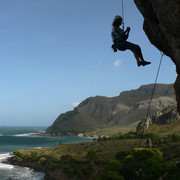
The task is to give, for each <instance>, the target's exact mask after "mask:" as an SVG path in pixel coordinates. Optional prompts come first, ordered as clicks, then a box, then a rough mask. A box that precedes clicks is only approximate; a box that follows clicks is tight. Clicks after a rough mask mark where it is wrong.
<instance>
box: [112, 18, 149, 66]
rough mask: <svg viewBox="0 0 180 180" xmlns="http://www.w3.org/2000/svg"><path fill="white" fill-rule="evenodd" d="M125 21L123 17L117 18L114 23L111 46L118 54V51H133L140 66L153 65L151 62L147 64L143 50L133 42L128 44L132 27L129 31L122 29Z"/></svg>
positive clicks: (128, 28)
mask: <svg viewBox="0 0 180 180" xmlns="http://www.w3.org/2000/svg"><path fill="white" fill-rule="evenodd" d="M122 22H123V19H122V17H121V16H118V15H117V16H115V17H114V20H113V23H112V27H113V28H112V32H111V36H112V40H113V43H114V44H113V45H112V46H111V47H112V49H113V50H114V52H117V49H118V50H119V51H125V50H127V49H128V50H131V51H132V52H133V53H134V57H135V58H136V61H137V65H138V66H141V65H142V66H145V65H148V64H151V62H147V61H145V60H144V58H143V55H142V53H141V48H140V47H139V46H138V45H137V44H133V43H131V42H128V41H127V39H128V36H129V32H130V27H127V29H126V30H125V31H124V30H122V29H121V28H120V26H121V25H122Z"/></svg>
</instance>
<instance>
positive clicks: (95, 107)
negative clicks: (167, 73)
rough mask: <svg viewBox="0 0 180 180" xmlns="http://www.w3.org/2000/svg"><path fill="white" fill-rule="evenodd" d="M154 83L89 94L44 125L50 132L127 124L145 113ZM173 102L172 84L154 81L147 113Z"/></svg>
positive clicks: (65, 131)
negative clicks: (110, 94) (107, 94)
mask: <svg viewBox="0 0 180 180" xmlns="http://www.w3.org/2000/svg"><path fill="white" fill-rule="evenodd" d="M153 87H154V84H149V85H143V86H141V87H140V88H139V89H136V90H131V91H124V92H122V93H121V94H120V95H119V96H117V97H112V98H108V97H102V96H96V97H90V98H87V99H86V100H84V101H83V102H82V103H80V104H79V106H78V107H76V108H75V109H74V110H72V111H68V112H66V113H63V114H60V115H59V117H58V118H57V119H56V120H55V122H54V123H53V125H52V126H51V127H49V128H48V129H47V132H51V133H57V132H59V133H62V134H63V133H67V132H68V133H70V132H71V133H73V132H74V133H79V132H84V131H85V132H86V131H88V130H91V129H94V128H106V127H112V126H121V125H128V124H131V123H134V122H137V121H139V120H141V119H142V117H145V116H146V113H147V109H148V106H149V100H150V97H151V94H152V90H153ZM172 104H175V95H174V90H173V85H172V84H157V85H156V90H155V94H154V99H153V101H152V103H151V111H150V115H152V114H153V113H154V112H156V111H159V110H161V109H163V108H165V107H167V106H168V105H172Z"/></svg>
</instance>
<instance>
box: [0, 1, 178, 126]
mask: <svg viewBox="0 0 180 180" xmlns="http://www.w3.org/2000/svg"><path fill="white" fill-rule="evenodd" d="M124 12H125V26H130V27H131V32H130V36H129V39H128V40H129V41H132V42H134V43H137V44H139V45H140V46H141V48H142V52H143V54H144V58H145V60H147V61H151V62H152V64H151V65H149V66H146V67H137V65H136V61H135V59H134V57H133V54H132V53H131V52H130V51H125V52H117V53H113V51H112V50H111V48H110V47H111V44H112V40H111V28H112V26H111V24H112V20H113V17H114V16H115V15H117V14H119V15H121V0H0V125H21V126H26V125H28V126H29V125H31V126H37V125H45V126H49V125H51V124H52V123H53V122H54V120H55V119H56V118H57V116H58V115H59V114H60V113H63V112H66V111H69V110H72V109H73V106H75V105H77V104H78V103H79V102H81V101H83V100H84V99H86V98H88V97H90V96H96V95H100V96H108V97H112V96H118V95H119V93H120V92H122V91H124V90H131V89H136V88H138V87H139V86H140V85H142V84H150V83H154V80H155V76H156V71H157V68H158V64H159V60H160V52H159V51H158V50H157V49H156V48H155V47H154V46H153V45H151V43H150V42H149V40H148V39H147V37H146V35H145V33H144V31H143V29H142V24H143V18H142V15H141V14H140V12H139V11H138V9H137V8H136V6H135V4H134V1H133V0H128V1H126V0H125V1H124ZM175 78H176V73H175V67H174V64H173V63H172V61H171V60H170V59H169V58H168V57H166V56H165V57H164V59H163V62H162V66H161V71H160V75H159V78H158V82H159V83H173V82H174V81H175Z"/></svg>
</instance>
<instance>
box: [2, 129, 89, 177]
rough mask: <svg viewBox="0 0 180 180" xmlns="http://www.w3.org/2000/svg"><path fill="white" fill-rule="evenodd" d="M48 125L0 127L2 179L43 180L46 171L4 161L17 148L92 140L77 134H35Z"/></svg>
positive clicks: (43, 130) (41, 131)
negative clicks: (37, 170)
mask: <svg viewBox="0 0 180 180" xmlns="http://www.w3.org/2000/svg"><path fill="white" fill-rule="evenodd" d="M46 128H47V127H0V180H43V179H44V173H42V172H36V171H34V170H33V169H30V168H27V167H19V166H14V165H9V164H5V163H3V162H4V161H5V160H6V159H7V158H8V157H10V156H12V152H13V151H14V150H16V149H29V148H42V147H52V146H57V145H59V143H60V142H61V143H62V144H68V143H79V142H90V141H92V139H91V138H82V137H75V136H35V135H34V134H36V133H43V132H45V129H46Z"/></svg>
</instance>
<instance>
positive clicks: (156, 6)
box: [134, 0, 180, 113]
mask: <svg viewBox="0 0 180 180" xmlns="http://www.w3.org/2000/svg"><path fill="white" fill-rule="evenodd" d="M134 2H135V4H136V6H137V8H138V9H139V11H140V12H141V14H142V15H143V17H144V24H143V29H144V31H145V33H146V35H147V37H148V38H149V40H150V42H151V43H152V44H153V45H154V46H155V47H157V48H158V49H159V50H160V51H162V52H163V53H164V54H165V55H167V56H169V57H170V58H171V60H172V61H173V62H174V64H175V65H176V72H177V78H176V81H175V83H174V89H175V93H176V101H177V107H178V111H179V113H180V2H179V0H156V1H154V0H143V1H142V0H134Z"/></svg>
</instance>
